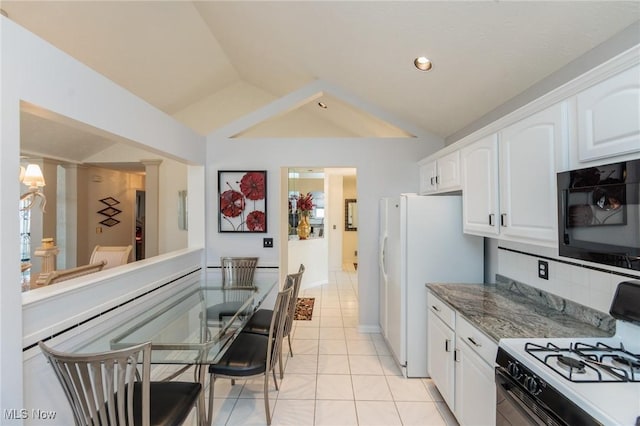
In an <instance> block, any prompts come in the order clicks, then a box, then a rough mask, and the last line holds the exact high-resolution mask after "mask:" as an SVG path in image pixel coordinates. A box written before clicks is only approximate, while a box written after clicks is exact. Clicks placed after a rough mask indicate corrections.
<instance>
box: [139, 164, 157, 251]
mask: <svg viewBox="0 0 640 426" xmlns="http://www.w3.org/2000/svg"><path fill="white" fill-rule="evenodd" d="M140 162H141V163H142V164H144V167H145V173H146V176H145V204H144V210H145V218H144V253H145V258H147V259H148V258H150V257H153V256H157V255H158V254H159V253H158V251H159V249H158V248H159V246H160V244H159V233H160V229H159V227H160V190H159V188H160V164H161V163H162V160H140Z"/></svg>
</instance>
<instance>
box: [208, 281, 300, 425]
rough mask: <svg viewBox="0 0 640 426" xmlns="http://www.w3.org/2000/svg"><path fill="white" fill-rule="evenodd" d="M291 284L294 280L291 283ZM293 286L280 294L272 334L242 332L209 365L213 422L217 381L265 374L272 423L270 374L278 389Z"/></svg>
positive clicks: (265, 403) (269, 422)
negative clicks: (218, 358) (278, 372)
mask: <svg viewBox="0 0 640 426" xmlns="http://www.w3.org/2000/svg"><path fill="white" fill-rule="evenodd" d="M289 282H290V283H291V280H290V281H289ZM292 293H293V286H292V285H291V284H289V285H288V286H285V288H284V289H283V290H282V291H281V292H279V293H278V296H277V297H276V303H275V306H274V308H273V315H272V317H271V323H270V325H269V334H268V335H266V336H265V335H262V334H254V333H239V334H238V336H237V337H236V338H235V339H234V340H233V342H232V343H231V344H230V345H229V347H228V348H227V350H226V351H225V353H224V355H222V357H221V358H220V360H218V361H217V362H216V363H215V364H211V365H210V366H209V375H210V380H209V409H208V416H207V418H208V420H209V424H211V422H212V420H213V395H214V384H215V380H216V378H228V379H232V380H234V379H238V378H251V377H255V376H260V375H264V408H265V415H266V419H267V425H270V424H271V411H270V408H269V374H273V381H274V384H275V387H276V390H277V389H278V379H277V378H276V372H275V365H276V362H278V359H279V356H278V355H279V353H280V351H281V345H282V340H283V333H284V325H285V320H286V318H287V307H288V305H289V301H290V300H291V295H292Z"/></svg>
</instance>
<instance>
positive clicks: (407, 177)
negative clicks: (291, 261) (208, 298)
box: [206, 136, 442, 329]
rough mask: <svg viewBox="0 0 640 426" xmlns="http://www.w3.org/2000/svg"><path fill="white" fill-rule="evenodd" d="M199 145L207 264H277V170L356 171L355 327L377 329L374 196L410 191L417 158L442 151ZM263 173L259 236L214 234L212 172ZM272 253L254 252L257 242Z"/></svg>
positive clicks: (410, 141) (245, 141) (406, 141)
mask: <svg viewBox="0 0 640 426" xmlns="http://www.w3.org/2000/svg"><path fill="white" fill-rule="evenodd" d="M207 139H208V145H207V180H206V182H207V201H206V202H207V206H209V208H210V210H209V212H210V213H209V214H208V215H207V264H208V265H217V264H219V257H220V256H221V255H228V256H234V255H235V256H237V255H246V256H259V257H260V264H262V265H272V266H277V265H278V264H279V247H280V244H283V243H286V241H280V234H279V231H280V230H279V228H278V227H279V223H280V217H279V216H280V215H284V214H286V209H287V206H286V205H280V204H281V202H280V199H281V194H280V187H281V185H280V182H279V176H280V170H281V167H292V166H300V165H304V166H308V167H355V168H357V171H358V197H357V198H358V210H359V215H360V216H359V221H360V222H359V228H358V235H359V244H358V259H359V265H358V279H359V286H360V288H359V297H360V300H359V302H360V325H361V327H363V328H365V329H377V327H378V267H377V252H378V249H377V247H378V199H379V198H381V197H384V196H392V195H397V194H399V193H401V192H416V191H417V190H418V165H417V161H418V160H419V159H421V158H423V157H425V156H427V155H429V154H430V153H432V152H434V151H435V150H437V149H439V148H440V147H442V141H441V140H439V139H437V138H433V139H426V138H422V139H418V138H402V139H368V138H362V139H340V138H333V139H323V138H319V139H315V138H305V139H279V138H278V139H271V138H261V139H249V138H238V139H227V138H224V137H215V136H209V137H208V138H207ZM218 170H267V194H268V200H267V213H268V218H267V222H268V223H267V228H268V231H269V232H268V233H267V234H219V233H218V231H217V229H218V223H217V209H218V199H217V198H218V197H217V171H218ZM263 237H272V238H274V248H273V249H264V248H262V238H263Z"/></svg>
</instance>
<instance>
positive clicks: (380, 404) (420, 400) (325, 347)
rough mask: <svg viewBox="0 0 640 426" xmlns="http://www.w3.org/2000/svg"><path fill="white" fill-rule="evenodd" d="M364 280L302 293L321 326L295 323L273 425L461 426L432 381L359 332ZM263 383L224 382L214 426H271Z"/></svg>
mask: <svg viewBox="0 0 640 426" xmlns="http://www.w3.org/2000/svg"><path fill="white" fill-rule="evenodd" d="M356 280H357V275H356V273H355V272H336V273H332V274H330V279H329V283H328V284H325V285H322V286H319V287H314V288H310V289H303V290H301V291H300V297H314V298H315V305H314V311H313V318H312V320H310V321H295V325H294V332H293V340H292V342H293V353H294V356H293V357H286V360H285V363H286V366H285V376H284V380H283V381H282V382H281V384H280V390H279V391H276V390H275V387H274V386H273V381H272V380H271V381H270V385H271V386H270V387H271V391H270V393H269V400H270V406H271V407H272V411H273V421H272V425H296V426H302V425H310V426H311V425H317V426H320V425H330V426H339V425H384V426H391V425H457V422H456V421H455V419H454V417H453V416H452V414H451V412H450V411H449V410H448V408H447V406H446V404H445V403H444V402H442V397H441V396H440V394H439V393H438V391H437V389H436V388H435V386H434V385H433V383H432V382H431V380H429V379H405V378H403V377H402V375H401V372H400V370H399V369H398V367H397V366H396V365H395V363H394V361H393V359H392V357H391V356H390V353H389V350H388V348H387V346H386V344H385V342H384V340H383V338H382V336H381V335H380V334H370V333H369V334H364V333H359V332H358V330H357V324H358V299H357V295H356V292H357V282H356ZM286 347H287V346H286V342H285V348H286ZM263 380H264V379H263V378H258V379H253V380H247V381H246V382H242V381H238V382H236V384H235V386H231V384H230V381H229V380H223V379H220V380H218V381H216V384H215V393H214V401H215V403H214V420H213V424H215V425H227V426H231V425H265V424H266V421H265V414H264V394H263ZM193 424H195V421H194V423H193Z"/></svg>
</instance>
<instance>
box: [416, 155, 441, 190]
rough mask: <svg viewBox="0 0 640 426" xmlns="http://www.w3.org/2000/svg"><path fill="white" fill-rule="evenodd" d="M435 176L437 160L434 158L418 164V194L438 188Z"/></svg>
mask: <svg viewBox="0 0 640 426" xmlns="http://www.w3.org/2000/svg"><path fill="white" fill-rule="evenodd" d="M436 177H437V162H436V161H435V160H434V161H431V162H429V163H426V164H422V165H421V166H420V194H422V195H424V194H428V193H430V192H434V191H435V190H436V189H437V188H438V187H437V185H436Z"/></svg>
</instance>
